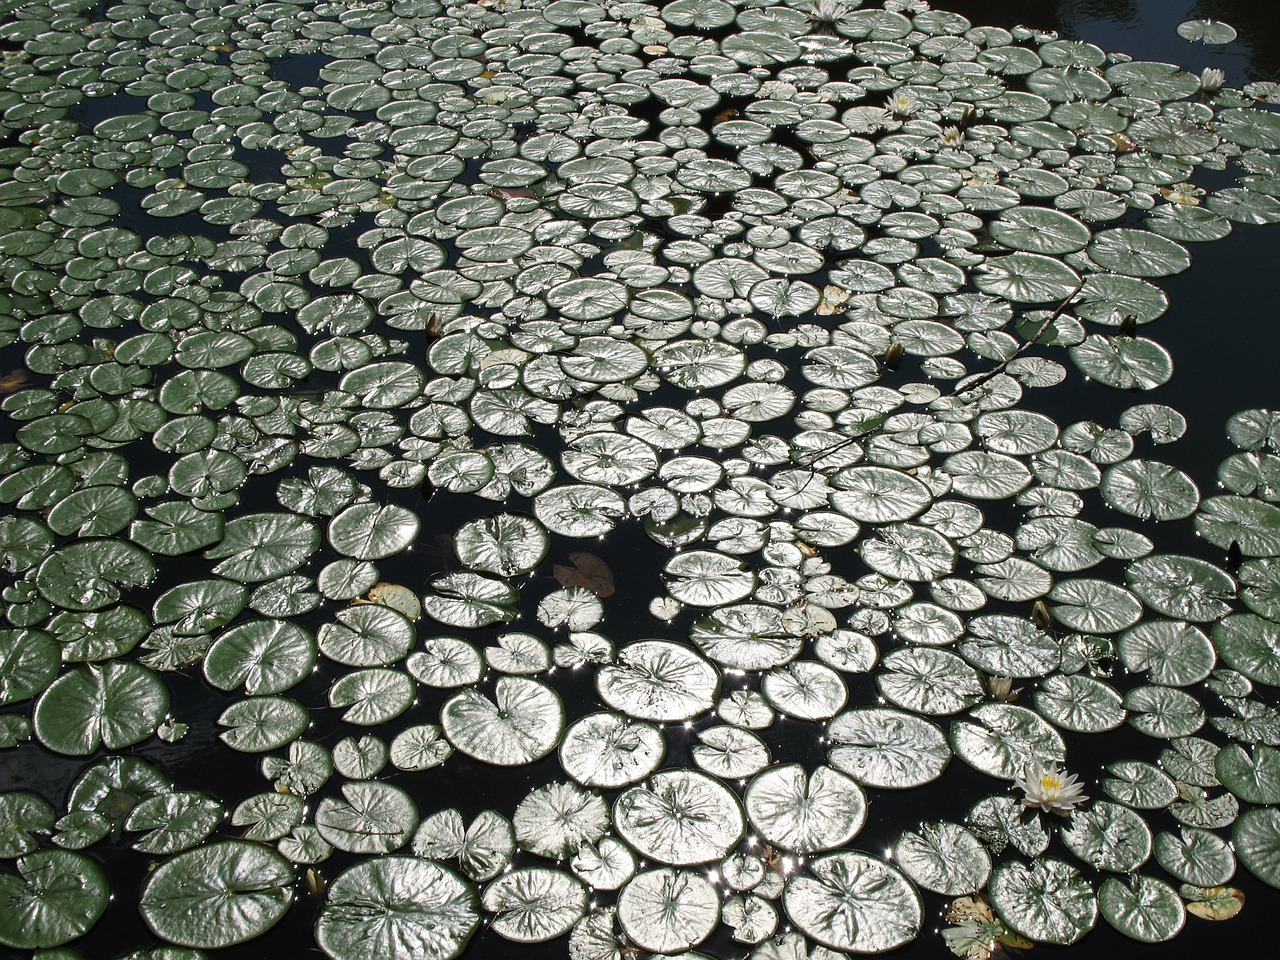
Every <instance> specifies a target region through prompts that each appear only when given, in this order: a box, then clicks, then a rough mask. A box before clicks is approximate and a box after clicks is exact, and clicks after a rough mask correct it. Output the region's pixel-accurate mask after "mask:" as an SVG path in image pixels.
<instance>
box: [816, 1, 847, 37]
mask: <svg viewBox="0 0 1280 960" xmlns="http://www.w3.org/2000/svg"><path fill="white" fill-rule="evenodd" d="M849 10H850V6H849V4H847V3H845V2H844V0H813V2H812V3H811V4H810V5H809V9H808V11H807V16H808V17H809V22H810V23H812V24H813V26H814V29H816V30H826V31H830V30H831V29H832V28H833V27H835V25H836V24H837V23H839V22H840V21H841V20H843V19H844V18H845V15H846V14H848V12H849Z"/></svg>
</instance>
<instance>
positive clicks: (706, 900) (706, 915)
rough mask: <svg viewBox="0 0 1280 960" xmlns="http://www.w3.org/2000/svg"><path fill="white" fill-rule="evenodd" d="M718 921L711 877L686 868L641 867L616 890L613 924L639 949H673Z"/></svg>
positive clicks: (698, 939) (696, 939) (685, 946)
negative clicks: (616, 912) (645, 868)
mask: <svg viewBox="0 0 1280 960" xmlns="http://www.w3.org/2000/svg"><path fill="white" fill-rule="evenodd" d="M719 920H720V898H719V897H718V895H717V894H716V888H715V887H714V886H712V884H711V881H709V880H708V879H707V878H706V877H704V876H703V875H702V874H700V873H695V872H693V871H691V870H672V869H670V868H664V869H660V870H646V871H644V872H643V873H639V874H637V875H636V876H634V877H632V878H631V880H630V881H628V882H627V885H626V886H625V887H623V888H622V892H621V893H620V894H619V895H618V924H619V926H621V927H622V930H623V933H625V934H626V936H627V939H628V940H630V941H631V942H632V943H634V944H636V945H637V946H639V947H640V948H641V949H643V950H651V951H653V952H655V953H667V954H671V953H676V952H678V951H683V950H689V949H691V948H693V947H696V946H697V945H698V944H700V943H702V941H704V940H705V939H707V937H709V936H710V935H711V932H712V930H714V929H715V926H716V923H717V922H718V921H719Z"/></svg>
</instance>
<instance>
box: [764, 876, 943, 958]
mask: <svg viewBox="0 0 1280 960" xmlns="http://www.w3.org/2000/svg"><path fill="white" fill-rule="evenodd" d="M783 903H784V904H785V906H786V910H787V916H789V917H790V918H791V921H792V922H793V923H794V924H795V925H796V926H797V927H799V928H800V929H801V930H802V931H804V933H805V934H806V935H807V936H808V937H810V938H811V939H813V940H815V941H817V942H818V943H820V944H822V945H823V946H827V947H831V948H832V949H834V950H850V951H856V952H858V953H881V952H884V951H886V950H892V949H893V948H894V947H897V946H901V945H902V944H904V943H907V942H909V941H910V940H912V939H914V938H915V936H916V933H917V932H918V931H919V929H920V924H921V921H922V912H923V911H922V907H921V903H920V894H919V893H917V892H916V889H915V887H913V886H912V885H911V882H910V881H909V880H907V878H906V877H904V876H903V875H902V874H901V873H900V872H899V871H898V870H897V869H896V868H895V867H892V866H890V865H889V864H887V863H885V862H884V861H883V860H879V859H877V858H875V857H873V856H871V855H870V854H865V853H833V854H828V855H826V856H823V857H818V858H815V859H813V860H811V861H809V863H808V865H807V867H806V871H805V872H804V873H800V874H797V875H796V876H794V877H793V878H792V879H791V880H790V881H788V883H787V888H786V892H785V894H784V895H783Z"/></svg>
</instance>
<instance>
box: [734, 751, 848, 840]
mask: <svg viewBox="0 0 1280 960" xmlns="http://www.w3.org/2000/svg"><path fill="white" fill-rule="evenodd" d="M743 800H744V802H745V804H746V808H747V816H748V817H749V818H750V819H751V825H752V826H753V827H755V828H756V829H757V830H759V831H760V835H761V836H762V837H764V839H766V840H767V841H769V842H770V843H771V844H773V845H774V846H776V847H780V848H782V849H784V850H792V851H795V852H796V853H800V854H806V853H814V852H816V851H819V850H833V849H835V848H837V847H840V846H842V845H843V844H845V843H846V842H847V841H848V840H849V839H851V838H852V837H853V836H855V835H856V834H857V832H858V831H859V830H860V829H861V827H862V824H863V822H864V821H865V820H866V815H867V812H866V799H865V797H864V796H863V793H862V790H861V788H860V787H859V786H858V785H857V783H856V782H854V781H853V780H851V779H850V778H848V777H846V776H845V775H844V774H841V773H838V772H836V771H835V770H832V769H831V768H830V767H818V769H817V770H815V771H814V772H813V773H812V774H810V775H807V776H806V774H805V771H804V768H803V767H802V766H801V765H800V764H787V765H784V766H777V767H771V768H770V769H768V770H766V771H765V772H763V773H760V774H758V775H757V776H756V777H755V778H754V779H752V781H751V783H750V784H748V785H747V789H746V792H745V793H744V795H743Z"/></svg>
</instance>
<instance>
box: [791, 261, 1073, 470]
mask: <svg viewBox="0 0 1280 960" xmlns="http://www.w3.org/2000/svg"><path fill="white" fill-rule="evenodd" d="M1083 289H1084V281H1083V280H1081V281H1080V282H1079V283H1078V284H1076V288H1075V289H1074V290H1072V291H1071V292H1070V293H1069V294H1067V297H1066V299H1065V300H1063V301H1062V302H1061V303H1060V304H1058V306H1057V307H1056V308H1055V309H1054V311H1053V312H1052V313H1051V314H1049V316H1047V317H1045V320H1044V322H1043V323H1042V324H1040V326H1039V328H1038V329H1037V330H1036V332H1035V333H1034V334H1033V335H1032V336H1030V337H1028V338H1027V340H1026V341H1025V342H1023V344H1022V345H1021V346H1020V347H1018V349H1017V350H1015V351H1014V352H1013V353H1012V354H1010V355H1009V356H1008V357H1006V358H1005V359H1004V360H1002V361H1000V362H999V363H998V364H996V365H995V366H994V367H992V368H991V369H990V370H988V371H987V372H986V373H981V374H978V375H977V376H975V377H974V378H973V379H972V380H969V381H968V382H961V383H960V384H957V385H956V386H955V388H954V389H952V391H951V392H950V393H947V394H943V395H942V396H941V397H939V398H937V399H935V400H931V401H929V403H937V401H938V400H940V399H952V398H954V397H958V396H960V394H962V393H967V392H969V391H970V390H976V389H977V388H978V387H980V386H982V385H983V384H985V383H989V382H990V381H991V380H993V379H995V378H996V377H998V376H999V375H1000V374H1002V373H1004V371H1005V369H1006V368H1007V367H1008V366H1009V364H1010V363H1012V362H1013V361H1014V360H1016V359H1018V357H1020V356H1022V355H1023V354H1024V353H1026V352H1027V351H1028V350H1030V349H1031V348H1032V347H1033V346H1034V345H1035V343H1036V341H1038V340H1039V339H1040V338H1041V337H1042V336H1044V334H1045V331H1046V330H1048V329H1049V327H1051V326H1052V325H1053V322H1054V321H1055V320H1057V319H1058V318H1059V317H1060V316H1062V314H1063V312H1064V311H1065V310H1066V309H1067V307H1068V306H1070V305H1071V301H1073V300H1074V299H1075V298H1076V297H1077V296H1079V295H1080V291H1081V290H1083ZM908 403H909V404H911V403H914V404H915V405H916V406H920V407H926V406H928V404H926V403H921V402H918V401H908ZM883 428H884V418H879V422H878V423H876V424H875V425H874V426H872V427H870V428H868V429H867V430H864V431H862V432H861V433H856V434H854V435H853V436H851V437H848V438H846V439H844V440H841V441H840V442H839V443H833V444H832V445H831V446H829V447H827V448H826V449H825V450H820V451H819V452H818V453H817V455H816V456H814V457H813V458H812V459H811V460H809V461H808V462H807V463H805V462H800V464H799V465H800V466H802V467H808V468H809V469H810V470H814V471H815V472H816V467H817V464H818V461H819V460H823V459H825V458H827V457H829V456H831V455H832V454H835V453H839V452H840V451H841V450H844V449H846V448H847V447H849V446H851V445H853V444H855V443H857V442H858V441H859V440H862V439H863V438H865V437H869V436H871V435H873V434H875V433H878V432H879V431H880V430H882V429H883Z"/></svg>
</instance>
